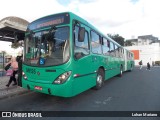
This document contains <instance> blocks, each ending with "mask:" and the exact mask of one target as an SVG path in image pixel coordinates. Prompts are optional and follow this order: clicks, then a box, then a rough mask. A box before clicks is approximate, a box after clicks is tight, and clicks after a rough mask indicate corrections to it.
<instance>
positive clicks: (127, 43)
mask: <svg viewBox="0 0 160 120" xmlns="http://www.w3.org/2000/svg"><path fill="white" fill-rule="evenodd" d="M124 44H125V46H132V45H134V43H132V42H131V41H130V40H126V41H125V43H124Z"/></svg>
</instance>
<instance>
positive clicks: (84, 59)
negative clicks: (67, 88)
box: [73, 23, 94, 93]
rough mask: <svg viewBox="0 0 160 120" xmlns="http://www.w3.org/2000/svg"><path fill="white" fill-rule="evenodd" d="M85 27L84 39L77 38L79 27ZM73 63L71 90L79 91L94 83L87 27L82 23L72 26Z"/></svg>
mask: <svg viewBox="0 0 160 120" xmlns="http://www.w3.org/2000/svg"><path fill="white" fill-rule="evenodd" d="M83 28H84V29H85V32H84V35H85V36H84V40H82V41H81V40H79V39H80V38H79V34H80V29H83ZM73 44H74V50H73V54H74V63H73V69H74V70H73V72H74V73H73V74H74V81H73V84H74V85H73V91H74V93H79V92H82V91H84V90H87V89H88V88H89V87H92V86H93V85H94V82H93V80H92V79H93V77H92V76H93V74H92V72H93V71H92V67H91V66H92V57H91V55H90V45H89V28H88V27H86V26H84V25H83V24H80V23H78V24H75V25H74V28H73Z"/></svg>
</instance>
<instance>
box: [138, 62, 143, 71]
mask: <svg viewBox="0 0 160 120" xmlns="http://www.w3.org/2000/svg"><path fill="white" fill-rule="evenodd" d="M139 65H140V69H142V65H143V63H142V60H141V61H140V62H139Z"/></svg>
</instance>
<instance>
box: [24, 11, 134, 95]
mask: <svg viewBox="0 0 160 120" xmlns="http://www.w3.org/2000/svg"><path fill="white" fill-rule="evenodd" d="M52 17H53V18H52ZM54 27H55V28H54ZM81 27H83V28H85V36H84V37H85V38H84V39H85V41H79V40H77V38H79V36H80V34H79V31H80V28H81ZM49 30H51V31H52V30H53V32H52V33H51V32H46V31H49ZM61 30H62V31H63V32H62V34H63V33H64V34H65V35H62V34H61ZM43 31H45V32H43ZM77 31H78V32H77ZM50 33H51V35H50ZM67 34H68V35H67ZM91 34H92V35H91ZM52 35H53V36H54V37H53V38H50V37H52ZM44 36H45V37H44ZM97 36H98V38H99V40H96V39H97ZM56 37H60V38H56ZM65 38H68V40H64V39H65ZM94 38H95V41H94V40H93V39H94ZM31 40H33V41H34V44H33V45H32V41H31ZM47 40H48V41H47ZM52 40H53V41H54V44H56V46H57V47H56V46H55V45H54V49H55V50H52V52H53V53H54V57H55V56H56V57H57V58H56V57H55V58H54V57H53V58H52V59H48V58H47V57H48V56H51V55H50V54H51V53H52V52H51V53H50V52H49V51H50V48H51V47H50V46H51V45H52V44H53V43H52V44H51V43H50V42H52ZM87 40H88V43H87ZM92 40H93V41H92ZM105 40H106V41H105ZM28 41H29V42H28ZM66 41H67V42H66ZM42 42H43V43H42ZM45 43H47V44H46V45H45ZM111 43H112V44H113V45H111ZM62 44H63V45H62ZM64 44H65V45H64ZM33 46H34V47H33ZM35 46H37V47H35ZM67 46H68V47H67ZM111 46H114V47H113V48H114V49H113V50H112V51H111V50H110V49H111ZM32 47H33V48H32ZM44 48H45V49H44ZM62 49H63V50H62ZM30 51H31V52H30ZM78 51H81V52H78ZM104 51H106V52H104ZM56 52H57V53H56ZM79 53H81V54H80V55H78V54H79ZM35 54H38V55H39V56H40V57H37V55H35ZM43 54H44V55H43ZM66 54H67V55H66ZM35 56H36V57H35ZM46 56H47V57H46ZM62 59H63V60H62ZM49 60H50V61H49ZM133 67H134V60H133V54H132V53H131V52H130V51H128V50H126V49H124V48H123V47H122V46H120V45H119V44H118V43H116V42H115V41H113V40H112V39H111V38H109V37H107V36H105V35H103V34H102V33H101V32H99V31H98V30H97V29H96V28H95V27H93V26H92V25H90V24H89V23H88V22H87V21H85V20H84V19H82V18H80V17H78V16H77V15H75V14H73V13H70V12H66V13H60V14H56V15H50V16H46V17H43V18H40V19H38V20H36V21H34V22H32V23H30V25H29V26H28V29H27V32H26V39H25V44H24V61H23V67H22V70H23V77H22V87H23V88H26V89H29V90H32V91H36V92H41V93H45V94H49V95H55V96H62V97H72V96H75V95H77V94H80V93H82V92H83V91H86V90H88V89H90V88H92V87H94V86H96V85H97V81H98V80H101V79H102V78H103V79H104V80H108V79H109V78H111V77H113V76H116V75H121V74H122V72H124V71H128V70H132V69H133ZM100 87H101V86H97V87H96V88H97V89H99V88H100Z"/></svg>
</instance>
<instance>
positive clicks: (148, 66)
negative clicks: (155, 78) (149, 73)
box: [147, 62, 151, 70]
mask: <svg viewBox="0 0 160 120" xmlns="http://www.w3.org/2000/svg"><path fill="white" fill-rule="evenodd" d="M150 68H151V66H150V64H149V62H148V63H147V70H150Z"/></svg>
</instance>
